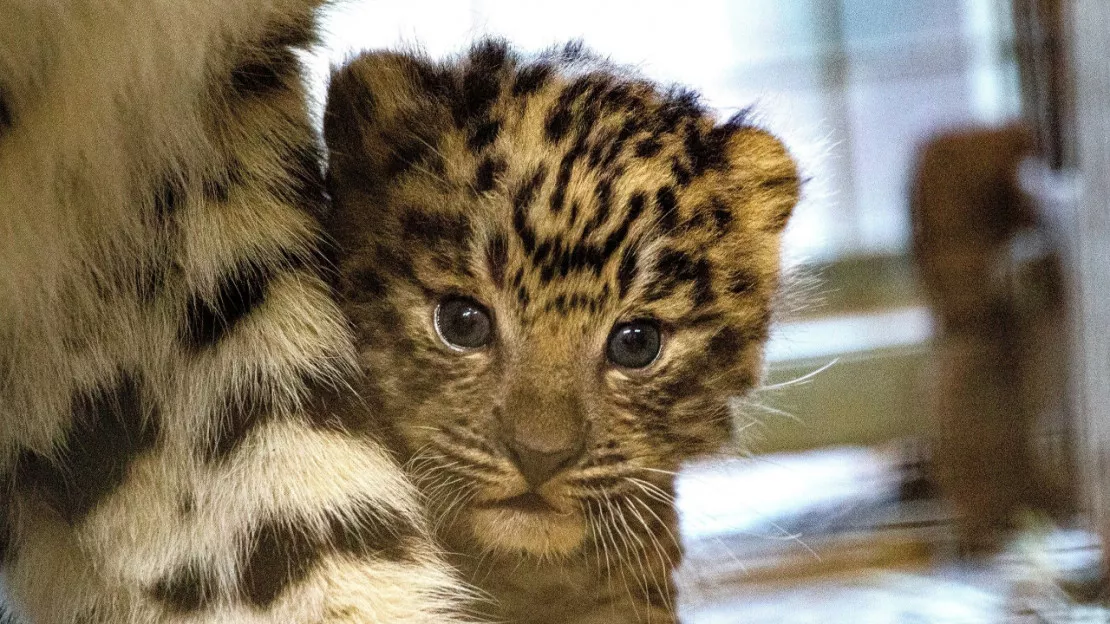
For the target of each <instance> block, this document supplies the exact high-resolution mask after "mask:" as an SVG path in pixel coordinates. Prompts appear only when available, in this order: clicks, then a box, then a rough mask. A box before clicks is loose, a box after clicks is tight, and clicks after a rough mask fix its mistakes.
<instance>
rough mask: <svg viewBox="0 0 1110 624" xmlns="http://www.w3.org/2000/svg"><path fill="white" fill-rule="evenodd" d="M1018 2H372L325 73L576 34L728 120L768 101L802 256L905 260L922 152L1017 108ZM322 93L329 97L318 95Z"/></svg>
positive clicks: (791, 236) (342, 35) (360, 6)
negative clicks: (362, 55)
mask: <svg viewBox="0 0 1110 624" xmlns="http://www.w3.org/2000/svg"><path fill="white" fill-rule="evenodd" d="M1007 7H1008V3H1007V2H1006V1H1005V0H921V1H916V2H906V1H905V0H798V1H792V2H782V1H781V0H743V1H732V0H687V1H686V2H683V3H682V5H681V10H676V4H675V3H674V2H673V1H670V0H667V1H664V0H647V1H636V2H633V1H630V0H624V1H606V2H599V1H597V0H562V1H560V2H523V1H520V0H471V1H470V2H459V1H457V0H456V1H451V0H410V1H408V2H404V3H386V2H377V1H373V2H361V3H357V2H356V3H351V4H349V5H344V6H342V7H340V8H338V9H337V10H335V11H333V13H332V14H331V15H330V18H329V19H328V20H327V21H326V22H325V25H326V28H327V31H328V32H329V33H330V36H329V38H328V39H327V46H328V48H329V50H328V52H327V53H326V54H325V55H323V56H321V57H320V58H318V59H317V61H316V68H317V70H318V71H319V72H321V74H322V73H324V72H325V71H326V67H327V63H328V62H329V61H330V62H333V63H334V62H338V61H341V60H342V59H343V58H344V57H345V56H347V55H349V53H350V52H351V51H352V50H355V49H365V48H380V47H393V46H397V45H408V46H412V45H414V44H419V45H421V46H422V47H424V48H425V49H426V50H427V51H428V52H429V53H430V54H432V55H433V56H442V55H445V54H448V53H451V52H454V51H457V50H459V49H461V48H463V47H465V46H466V44H467V42H469V41H470V40H472V39H474V38H475V37H478V36H480V35H483V34H497V35H502V36H505V37H506V38H508V39H509V40H510V41H512V42H513V43H514V44H515V45H517V46H519V47H521V48H524V49H528V50H538V49H542V48H545V47H548V46H550V45H552V44H554V43H557V42H561V41H565V40H567V39H571V38H581V39H583V40H584V41H585V42H586V43H587V44H588V45H589V46H590V47H591V48H593V49H595V50H597V51H598V52H600V53H602V54H605V55H607V56H609V57H611V58H612V59H613V60H614V61H616V62H618V63H622V64H628V65H631V66H634V67H635V68H637V69H638V70H639V71H640V72H642V73H644V74H646V75H647V76H649V77H651V78H653V79H656V80H660V81H663V82H680V83H683V84H687V85H690V86H692V87H694V88H696V89H698V90H700V91H701V92H702V93H703V94H704V96H705V98H706V101H707V103H708V104H710V105H711V106H713V107H714V108H715V109H717V110H718V111H719V112H720V114H721V115H722V116H727V115H728V114H730V113H732V112H734V111H736V110H739V109H740V108H743V107H745V106H748V105H750V104H753V103H754V104H756V106H757V110H758V111H759V113H760V117H761V118H762V119H763V121H764V123H765V125H766V126H767V127H768V128H769V129H771V130H772V131H774V132H776V133H777V134H778V135H780V136H781V137H783V139H784V140H785V141H786V143H787V144H788V146H789V147H790V148H791V150H792V151H793V152H794V153H795V154H796V155H797V157H798V158H799V160H800V161H801V162H802V164H803V168H804V170H805V173H806V174H807V176H809V177H810V178H811V179H812V182H811V183H810V184H809V186H808V187H807V189H806V200H805V202H803V205H802V206H800V207H799V210H798V212H797V213H796V217H795V219H794V220H793V223H792V225H791V227H790V229H789V231H788V233H787V244H788V254H789V255H790V256H793V257H798V256H801V257H805V258H809V259H812V260H831V259H833V258H835V257H838V256H842V255H846V254H869V253H902V252H904V251H905V249H906V245H907V242H908V236H909V217H908V209H907V203H906V197H905V195H906V187H907V184H908V174H909V171H910V168H911V166H912V157H913V154H914V149H915V147H916V146H917V145H918V144H920V143H921V142H922V141H923V140H924V139H926V138H927V137H928V136H930V135H932V134H934V133H936V132H938V131H940V130H942V129H945V128H950V127H953V126H960V125H966V124H972V123H984V122H986V123H996V122H1000V121H1005V120H1007V119H1011V118H1014V117H1015V116H1016V115H1017V112H1018V101H1019V100H1018V92H1017V79H1016V70H1015V67H1014V62H1013V58H1012V54H1011V53H1010V46H1009V41H1010V38H1011V29H1010V27H1009V15H1008V13H1007V11H1006V9H1007ZM317 95H318V96H320V97H321V98H322V92H318V93H317Z"/></svg>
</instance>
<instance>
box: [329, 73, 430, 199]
mask: <svg viewBox="0 0 1110 624" xmlns="http://www.w3.org/2000/svg"><path fill="white" fill-rule="evenodd" d="M451 88H452V85H451V76H450V74H449V72H447V71H446V70H444V69H443V68H441V67H439V66H437V65H435V64H434V63H432V62H431V61H430V60H428V59H426V58H422V57H419V56H417V55H415V54H399V53H394V52H371V53H367V54H363V55H361V56H358V57H357V58H355V59H354V60H352V61H351V62H349V63H348V64H347V65H346V66H344V67H342V68H340V69H338V70H337V71H335V72H334V73H333V74H332V78H331V84H330V85H329V87H328V96H327V107H326V108H325V110H324V140H325V142H326V143H327V147H328V163H329V175H331V176H332V177H333V178H334V181H335V182H336V183H338V184H339V185H342V186H347V187H354V188H359V189H362V190H371V189H375V188H380V186H379V185H380V184H381V183H382V182H383V181H385V180H386V179H388V178H389V177H391V176H393V175H395V174H397V173H399V172H400V170H402V169H404V168H407V167H409V166H411V165H412V164H414V162H415V161H416V160H418V159H419V158H420V157H421V154H422V153H423V152H424V151H425V150H427V149H428V147H427V146H429V145H434V144H435V140H434V139H435V138H436V135H437V134H439V133H441V132H443V131H444V129H445V128H443V124H445V123H447V122H449V116H450V115H449V109H448V107H447V105H446V101H447V100H448V99H449V97H450V96H449V92H448V91H449V90H450V89H451Z"/></svg>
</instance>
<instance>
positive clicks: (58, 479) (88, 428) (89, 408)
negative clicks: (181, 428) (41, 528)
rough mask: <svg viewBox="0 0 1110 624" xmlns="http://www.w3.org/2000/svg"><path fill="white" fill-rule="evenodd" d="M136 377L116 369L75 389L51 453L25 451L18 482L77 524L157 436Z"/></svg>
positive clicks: (120, 480) (155, 422)
mask: <svg viewBox="0 0 1110 624" xmlns="http://www.w3.org/2000/svg"><path fill="white" fill-rule="evenodd" d="M141 386H142V384H141V381H140V380H139V379H138V378H136V377H134V376H132V375H130V374H121V375H120V377H119V379H118V380H116V381H114V382H113V383H112V384H110V385H103V386H99V387H97V388H94V389H92V390H89V391H87V392H83V391H79V392H76V393H75V394H74V396H73V400H72V403H71V411H72V419H71V423H72V424H71V426H70V430H69V431H68V432H67V433H66V438H65V440H64V441H62V442H61V443H60V444H59V445H58V450H57V451H56V453H55V454H54V455H53V456H45V455H38V454H27V455H25V456H24V457H23V458H22V459H21V460H20V462H19V468H18V470H17V476H16V484H17V487H20V488H25V487H31V488H34V489H36V490H38V491H40V492H42V493H43V494H44V495H45V497H46V499H47V500H48V501H49V502H50V504H51V505H52V506H53V507H54V508H55V509H56V510H57V511H58V513H60V514H61V515H62V517H63V518H65V520H66V522H68V523H69V524H70V525H74V524H77V523H78V522H80V521H81V520H82V519H84V518H85V516H87V515H88V513H89V512H91V511H92V510H93V509H94V508H95V507H96V506H97V505H98V504H99V503H100V501H102V500H104V498H105V497H107V496H109V495H111V494H112V493H113V492H114V491H115V490H116V488H118V487H119V486H120V484H122V483H123V481H124V479H125V478H126V476H127V471H128V469H129V468H130V466H131V463H132V462H133V461H134V460H135V459H136V458H138V457H139V456H140V455H142V454H143V453H145V452H146V451H148V450H150V449H151V448H153V447H154V445H155V443H156V442H157V441H158V435H159V433H158V432H159V420H158V418H159V417H158V414H157V413H155V410H154V409H153V407H152V406H150V405H148V404H147V403H146V402H145V401H144V400H143V396H142V387H141Z"/></svg>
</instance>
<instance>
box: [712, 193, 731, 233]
mask: <svg viewBox="0 0 1110 624" xmlns="http://www.w3.org/2000/svg"><path fill="white" fill-rule="evenodd" d="M710 205H711V206H712V208H713V224H714V226H716V228H717V231H718V232H720V233H722V234H723V233H725V232H728V231H729V230H730V229H731V228H732V211H731V210H729V208H728V204H726V203H725V202H724V200H722V199H721V198H720V197H714V198H713V200H712V202H711V204H710Z"/></svg>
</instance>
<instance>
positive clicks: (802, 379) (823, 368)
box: [756, 358, 840, 392]
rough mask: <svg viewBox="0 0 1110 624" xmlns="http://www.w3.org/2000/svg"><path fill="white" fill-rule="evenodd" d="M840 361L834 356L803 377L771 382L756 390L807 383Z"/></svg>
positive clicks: (761, 390)
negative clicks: (775, 382)
mask: <svg viewBox="0 0 1110 624" xmlns="http://www.w3.org/2000/svg"><path fill="white" fill-rule="evenodd" d="M839 361H840V358H834V359H833V360H832V361H831V362H829V363H827V364H825V365H823V366H821V367H820V368H818V369H817V370H814V371H810V372H808V373H806V374H805V375H802V376H801V377H796V378H794V379H790V380H788V381H783V382H779V383H777V384H770V385H766V386H760V387H759V388H758V389H757V390H756V392H763V391H766V390H780V389H782V388H789V387H790V386H794V385H797V384H801V383H806V382H808V381H810V380H812V379H813V378H814V377H816V376H817V375H820V374H821V373H823V372H825V371H827V370H829V369H830V368H832V367H833V366H834V365H836V364H837V362H839Z"/></svg>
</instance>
